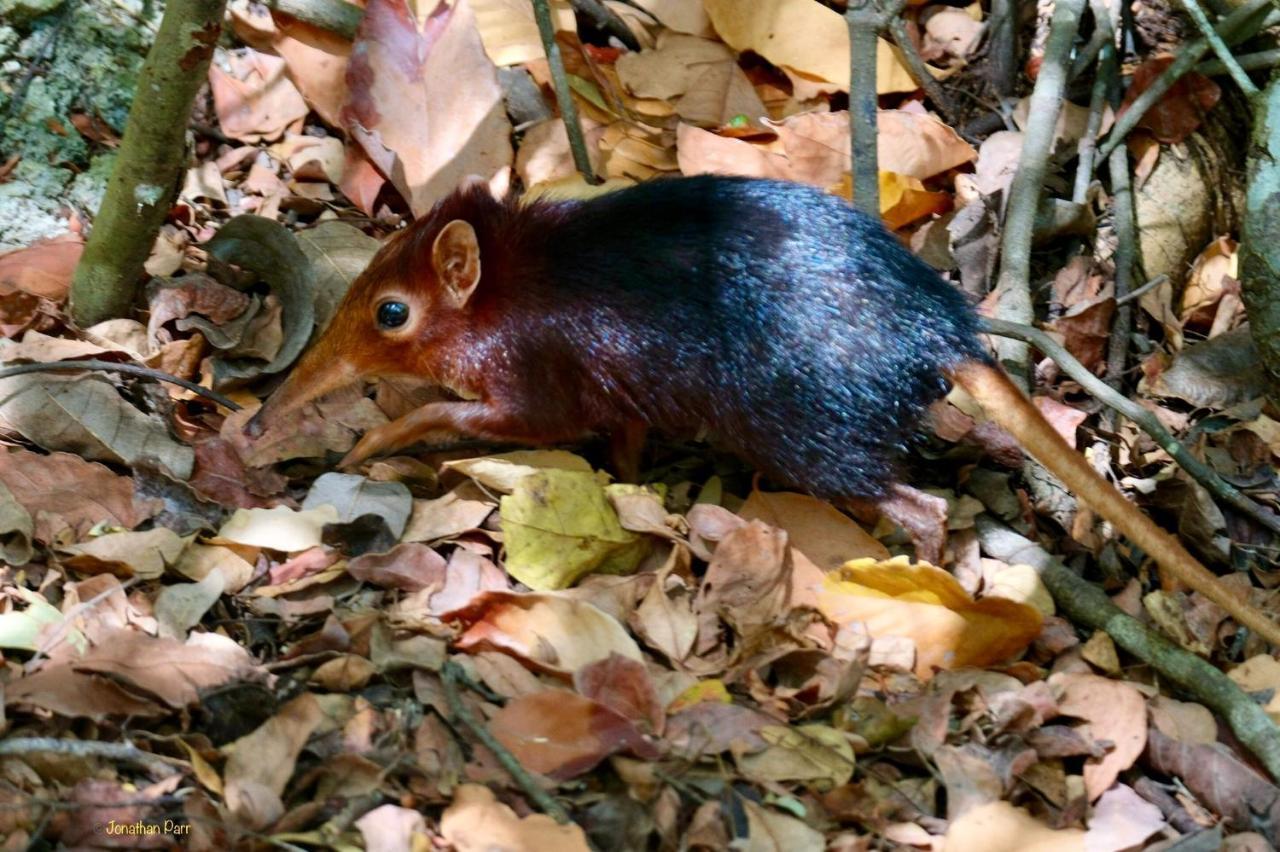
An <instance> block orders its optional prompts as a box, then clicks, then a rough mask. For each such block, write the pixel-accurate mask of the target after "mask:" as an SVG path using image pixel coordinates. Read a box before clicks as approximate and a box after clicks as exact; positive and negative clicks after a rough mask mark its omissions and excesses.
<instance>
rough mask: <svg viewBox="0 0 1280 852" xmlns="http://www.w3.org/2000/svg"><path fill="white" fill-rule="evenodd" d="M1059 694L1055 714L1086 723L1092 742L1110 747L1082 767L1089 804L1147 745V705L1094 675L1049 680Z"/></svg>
mask: <svg viewBox="0 0 1280 852" xmlns="http://www.w3.org/2000/svg"><path fill="white" fill-rule="evenodd" d="M1049 685H1050V686H1053V687H1055V688H1056V689H1061V690H1062V693H1063V694H1062V698H1061V699H1060V700H1059V701H1058V710H1059V711H1060V712H1061V713H1062V715H1064V716H1074V717H1076V718H1078V719H1084V720H1085V721H1086V722H1088V723H1089V734H1090V736H1092V737H1093V738H1094V739H1095V740H1110V741H1111V742H1112V743H1113V747H1112V749H1111V750H1110V751H1108V752H1107V753H1106V754H1104V755H1103V756H1102V757H1101V758H1090V759H1089V760H1088V761H1087V762H1086V763H1085V765H1084V786H1085V792H1086V793H1088V795H1089V801H1093V800H1094V799H1096V798H1098V797H1099V796H1101V795H1102V794H1103V793H1104V792H1106V790H1107V788H1109V787H1110V786H1111V785H1112V784H1114V783H1115V780H1116V778H1117V777H1119V775H1120V773H1121V772H1123V771H1124V770H1126V769H1128V768H1129V767H1130V766H1132V765H1133V762H1134V761H1135V760H1137V759H1138V755H1140V754H1142V749H1143V748H1144V747H1146V744H1147V705H1146V702H1145V701H1144V700H1143V697H1142V693H1140V692H1138V690H1136V689H1134V688H1133V687H1132V686H1130V685H1129V684H1127V683H1125V682H1123V681H1119V680H1110V679H1108V678H1105V677H1098V676H1097V675H1094V674H1084V673H1079V672H1075V673H1068V672H1062V673H1059V674H1055V675H1053V676H1052V677H1051V678H1050V679H1049Z"/></svg>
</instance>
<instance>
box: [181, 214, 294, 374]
mask: <svg viewBox="0 0 1280 852" xmlns="http://www.w3.org/2000/svg"><path fill="white" fill-rule="evenodd" d="M205 250H206V251H208V252H209V258H210V260H211V261H213V262H215V263H221V264H224V265H226V264H235V265H236V266H239V267H240V268H241V269H247V270H249V271H251V272H253V273H255V274H256V275H257V276H258V277H259V278H260V279H262V280H263V281H265V282H266V283H267V284H268V285H269V286H270V287H271V291H272V292H273V293H275V295H276V298H278V299H279V300H280V305H281V307H282V308H283V309H284V343H283V344H281V346H280V350H279V351H278V352H277V353H276V356H275V357H274V358H272V359H271V361H270V362H268V363H266V364H263V363H262V362H261V361H256V360H250V359H239V360H226V361H216V362H215V363H214V370H213V375H214V382H215V384H221V383H223V382H225V381H228V380H230V379H243V378H249V377H252V376H257V375H260V374H263V373H278V372H280V371H281V370H283V369H284V368H285V367H288V366H289V365H290V364H292V363H293V361H294V359H296V358H297V357H298V355H299V354H300V353H301V352H302V350H303V347H305V346H306V345H307V340H309V339H310V337H311V330H312V328H313V327H314V326H315V317H316V312H315V296H314V293H313V290H312V284H311V282H312V278H313V277H314V276H313V274H312V270H311V261H310V260H308V259H307V256H306V255H305V254H303V252H302V249H300V248H299V247H298V241H297V240H296V239H295V238H294V236H293V234H292V233H291V232H290V231H289V230H288V229H287V228H285V227H284V226H283V225H281V224H279V223H278V222H273V221H272V220H270V219H266V218H264V217H262V216H252V215H246V216H236V217H235V218H234V219H232V220H231V221H229V222H227V224H225V225H223V226H222V228H221V230H219V231H218V233H217V235H216V236H214V238H213V239H212V240H210V241H209V242H208V243H207V244H205Z"/></svg>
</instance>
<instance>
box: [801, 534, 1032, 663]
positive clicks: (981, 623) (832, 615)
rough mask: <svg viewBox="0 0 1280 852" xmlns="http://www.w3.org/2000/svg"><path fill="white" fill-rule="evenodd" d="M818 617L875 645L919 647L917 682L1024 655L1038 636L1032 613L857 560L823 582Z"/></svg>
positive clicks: (940, 575) (899, 568)
mask: <svg viewBox="0 0 1280 852" xmlns="http://www.w3.org/2000/svg"><path fill="white" fill-rule="evenodd" d="M818 609H819V610H820V611H821V612H822V613H823V615H825V616H826V617H827V618H829V619H831V620H832V621H834V622H835V623H837V624H847V623H850V622H863V623H864V624H865V625H866V628H867V631H868V632H869V633H870V634H871V636H872V637H873V638H888V637H905V638H909V639H911V640H913V641H914V642H915V644H916V669H915V671H916V674H917V675H918V676H919V677H922V678H928V677H931V676H932V675H933V673H934V670H935V669H951V668H958V667H961V666H988V665H993V664H995V663H1000V662H1004V661H1005V660H1007V659H1009V658H1010V657H1012V656H1014V655H1015V654H1017V653H1019V652H1021V651H1022V650H1023V649H1024V648H1026V646H1027V645H1028V644H1029V643H1030V642H1031V640H1032V639H1034V638H1035V637H1036V635H1037V634H1038V633H1039V632H1040V623H1041V615H1040V613H1039V612H1038V611H1037V610H1036V609H1034V608H1033V607H1030V606H1027V605H1026V604H1022V603H1018V602H1016V601H1011V600H1007V599H1005V598H997V597H987V598H982V599H980V600H977V601H975V600H973V599H972V598H971V597H969V595H968V594H967V593H966V592H965V591H964V589H963V588H961V586H960V584H959V583H958V582H956V579H955V578H954V577H952V576H951V575H950V574H948V573H947V572H946V571H943V570H942V569H941V568H935V567H934V566H932V565H928V564H924V563H917V564H915V565H912V564H909V563H908V562H907V560H906V558H905V557H897V558H894V559H891V560H889V561H887V562H877V561H875V560H874V559H857V560H854V561H852V562H849V563H847V564H845V565H844V567H842V568H840V569H839V570H837V571H833V572H831V573H830V574H828V575H827V576H826V579H825V581H824V583H823V586H822V588H821V589H820V590H819V592H818Z"/></svg>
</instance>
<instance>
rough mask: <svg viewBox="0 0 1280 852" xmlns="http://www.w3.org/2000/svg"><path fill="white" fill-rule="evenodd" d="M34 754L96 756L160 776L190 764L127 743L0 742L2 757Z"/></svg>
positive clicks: (24, 739) (32, 739) (25, 739)
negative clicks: (136, 766) (134, 766)
mask: <svg viewBox="0 0 1280 852" xmlns="http://www.w3.org/2000/svg"><path fill="white" fill-rule="evenodd" d="M31 754H59V755H65V756H68V757H97V758H102V759H103V760H111V761H115V762H118V763H133V764H137V765H138V766H141V767H142V768H143V769H145V770H147V771H148V772H153V773H155V774H156V775H159V776H161V777H164V776H168V775H173V774H175V773H176V772H179V771H181V770H182V768H183V767H186V766H187V765H188V764H186V763H185V762H183V761H181V760H177V759H175V758H172V757H164V756H163V755H159V754H152V753H151V752H149V751H143V750H142V749H140V748H138V747H137V746H131V745H128V744H127V743H103V742H97V741H95V740H60V739H55V738H53V737H10V738H8V739H5V740H0V757H25V756H27V755H31Z"/></svg>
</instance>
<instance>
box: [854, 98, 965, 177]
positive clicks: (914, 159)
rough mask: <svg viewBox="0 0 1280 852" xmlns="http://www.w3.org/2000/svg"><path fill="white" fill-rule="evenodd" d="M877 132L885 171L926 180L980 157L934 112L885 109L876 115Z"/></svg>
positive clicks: (882, 167) (881, 167)
mask: <svg viewBox="0 0 1280 852" xmlns="http://www.w3.org/2000/svg"><path fill="white" fill-rule="evenodd" d="M846 115H847V113H846ZM846 126H847V124H846ZM876 131H877V132H876V138H877V142H878V143H879V149H880V170H881V171H886V172H896V173H898V174H900V175H907V176H909V177H913V178H919V179H920V180H925V179H927V178H931V177H933V176H934V175H939V174H942V173H943V172H945V171H949V170H951V169H954V168H956V167H957V166H962V165H964V164H965V163H970V162H973V161H974V160H976V159H977V158H978V152H977V151H975V150H974V148H973V146H972V145H970V144H969V143H968V142H966V141H964V139H962V138H960V134H958V133H956V132H955V130H953V129H951V127H950V125H948V124H946V123H945V122H943V121H941V120H940V119H939V118H938V117H937V116H935V115H934V114H933V113H927V112H914V111H909V110H901V109H882V110H879V111H878V112H877V113H876Z"/></svg>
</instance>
